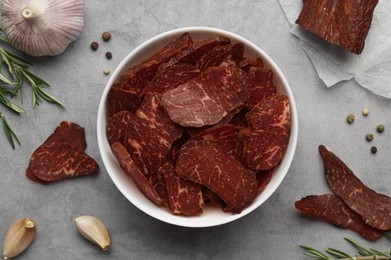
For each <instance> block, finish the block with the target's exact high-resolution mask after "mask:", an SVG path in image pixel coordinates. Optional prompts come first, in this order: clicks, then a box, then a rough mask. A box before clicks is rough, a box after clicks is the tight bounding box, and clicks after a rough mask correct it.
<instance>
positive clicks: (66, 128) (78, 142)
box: [26, 121, 99, 184]
mask: <svg viewBox="0 0 391 260" xmlns="http://www.w3.org/2000/svg"><path fill="white" fill-rule="evenodd" d="M86 147H87V143H86V140H85V133H84V128H83V127H81V126H79V125H78V124H76V123H73V122H69V121H62V122H61V123H60V125H59V126H58V127H57V128H56V129H55V131H54V132H53V134H51V135H50V136H49V137H48V138H47V139H46V140H45V142H44V143H43V144H42V145H41V146H40V147H38V148H37V149H36V150H35V151H34V153H33V154H32V156H31V158H30V163H29V166H28V168H27V169H26V177H28V178H29V179H30V180H32V181H35V182H38V183H41V184H48V183H50V182H53V181H57V180H61V179H65V178H71V177H75V176H79V175H92V174H94V173H96V172H97V171H98V169H99V167H98V164H97V163H96V162H95V160H94V159H92V158H91V157H89V156H88V155H87V154H85V152H84V150H85V149H86Z"/></svg>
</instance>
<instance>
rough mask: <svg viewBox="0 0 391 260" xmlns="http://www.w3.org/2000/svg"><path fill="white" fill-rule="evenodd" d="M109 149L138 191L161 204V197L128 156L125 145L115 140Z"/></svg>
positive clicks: (155, 202)
mask: <svg viewBox="0 0 391 260" xmlns="http://www.w3.org/2000/svg"><path fill="white" fill-rule="evenodd" d="M111 150H112V151H113V154H114V156H115V157H116V158H117V160H118V163H119V165H120V166H121V168H122V169H123V170H124V171H125V173H126V174H127V175H128V176H129V177H130V178H131V179H132V181H133V183H134V184H135V185H136V186H137V188H138V189H139V190H140V192H141V193H142V194H144V196H145V197H147V198H148V199H149V200H150V201H151V202H153V203H154V204H156V205H158V206H160V205H161V204H162V199H161V198H160V196H159V194H158V193H157V192H156V190H155V189H154V188H153V186H152V185H151V184H150V182H149V181H148V180H147V178H146V177H145V176H144V174H143V173H142V172H141V171H140V169H139V168H138V167H137V165H136V164H135V163H134V162H133V160H132V158H130V155H129V153H128V152H127V151H126V149H125V147H123V145H122V144H121V143H119V142H115V143H113V144H112V145H111Z"/></svg>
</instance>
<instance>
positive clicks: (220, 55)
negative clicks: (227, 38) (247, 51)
mask: <svg viewBox="0 0 391 260" xmlns="http://www.w3.org/2000/svg"><path fill="white" fill-rule="evenodd" d="M243 54H244V44H243V43H236V44H234V45H224V46H220V47H217V48H214V49H212V50H210V51H209V52H207V53H205V55H204V56H202V58H201V59H200V60H199V62H198V63H197V67H198V68H199V69H200V70H201V71H204V70H206V69H207V68H209V67H215V66H219V65H220V64H221V63H222V62H223V61H224V60H226V59H227V58H228V57H230V58H229V59H230V60H233V61H234V62H235V63H236V64H239V63H240V61H241V60H242V59H243Z"/></svg>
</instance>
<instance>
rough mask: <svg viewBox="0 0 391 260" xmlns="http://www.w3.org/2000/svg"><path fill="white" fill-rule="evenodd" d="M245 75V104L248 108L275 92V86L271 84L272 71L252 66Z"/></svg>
mask: <svg viewBox="0 0 391 260" xmlns="http://www.w3.org/2000/svg"><path fill="white" fill-rule="evenodd" d="M247 77H248V78H247V100H246V106H247V107H248V108H249V109H251V108H253V107H254V106H255V105H256V104H258V103H259V102H261V101H262V100H263V99H265V98H267V97H271V96H274V95H275V94H276V92H277V88H276V86H274V84H273V71H271V70H269V69H264V68H257V67H252V68H250V69H249V70H248V75H247Z"/></svg>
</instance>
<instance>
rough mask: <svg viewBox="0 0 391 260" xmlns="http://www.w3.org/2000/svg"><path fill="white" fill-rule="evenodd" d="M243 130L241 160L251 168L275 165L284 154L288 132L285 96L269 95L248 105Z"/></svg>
mask: <svg viewBox="0 0 391 260" xmlns="http://www.w3.org/2000/svg"><path fill="white" fill-rule="evenodd" d="M246 120H247V122H248V125H249V127H248V129H246V130H245V131H243V134H242V140H243V162H244V164H245V165H247V166H248V167H249V168H250V169H253V170H257V171H258V170H268V169H271V168H273V167H275V166H276V165H277V164H278V163H279V162H280V161H281V160H282V157H283V156H284V154H285V151H286V149H287V147H288V142H289V136H290V106H289V100H288V97H286V96H283V95H280V96H272V97H269V98H266V99H265V100H264V101H263V102H260V103H258V104H257V105H256V106H255V107H254V108H253V109H251V110H250V111H249V112H248V113H247V115H246Z"/></svg>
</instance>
